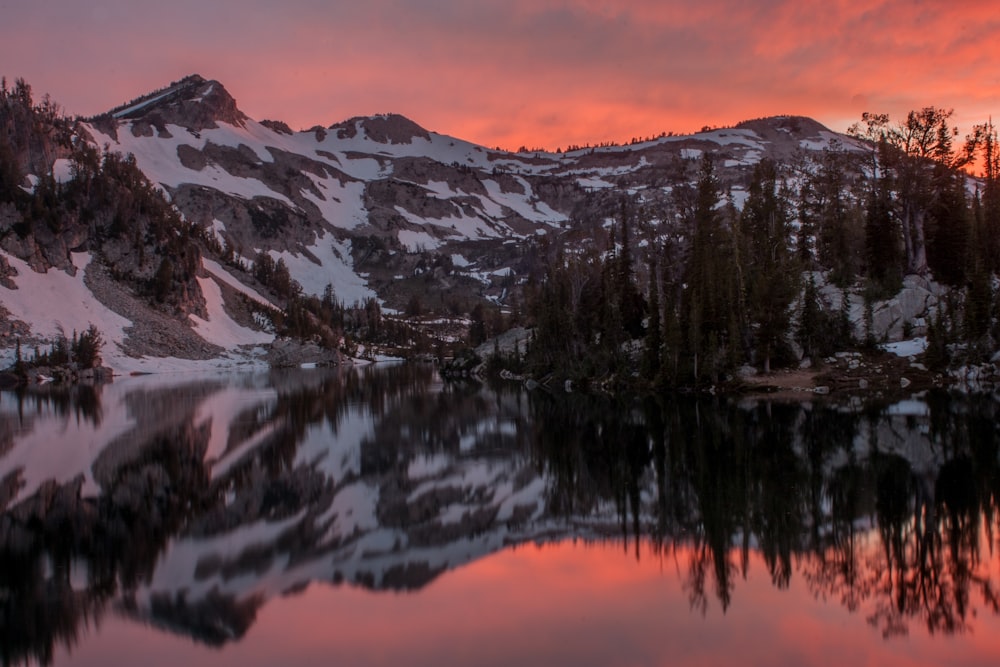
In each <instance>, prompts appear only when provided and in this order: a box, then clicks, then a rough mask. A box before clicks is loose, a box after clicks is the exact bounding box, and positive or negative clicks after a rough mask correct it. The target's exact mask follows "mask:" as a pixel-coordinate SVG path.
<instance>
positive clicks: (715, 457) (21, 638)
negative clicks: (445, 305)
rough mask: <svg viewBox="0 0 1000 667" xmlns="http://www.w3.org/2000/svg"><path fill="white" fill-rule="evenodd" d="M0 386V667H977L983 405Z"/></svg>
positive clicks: (342, 372) (434, 381) (992, 610)
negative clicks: (12, 388)
mask: <svg viewBox="0 0 1000 667" xmlns="http://www.w3.org/2000/svg"><path fill="white" fill-rule="evenodd" d="M804 398H805V399H806V400H802V401H795V400H789V399H788V398H783V399H777V398H768V397H767V396H766V395H765V396H754V397H743V396H733V397H722V396H700V397H695V396H670V397H659V398H649V399H642V400H640V399H627V400H626V399H615V398H610V397H607V396H595V395H585V394H579V393H564V392H561V391H560V392H547V391H544V390H541V389H535V390H534V391H530V392H529V391H527V390H525V389H524V388H523V387H522V386H521V385H520V384H519V383H511V382H508V383H503V384H496V385H489V384H480V383H476V382H444V381H442V380H441V379H440V377H439V376H438V375H437V372H436V370H435V369H434V367H433V366H431V365H421V364H398V365H384V364H377V365H372V366H365V367H353V368H341V369H313V370H304V369H303V370H293V371H269V372H260V373H255V374H232V375H219V374H212V375H202V374H161V375H151V376H137V377H123V378H116V379H115V381H114V382H112V383H109V384H105V385H100V386H83V385H79V386H72V387H32V388H26V389H22V390H19V391H17V392H12V391H7V392H3V393H0V510H2V515H0V655H2V660H3V663H4V664H5V665H7V664H9V665H20V664H42V665H95V666H96V665H102V666H103V665H143V667H154V666H158V665H164V666H167V665H169V666H171V667H174V666H176V665H184V666H186V667H195V666H196V665H238V666H240V667H249V666H254V665H278V664H282V665H330V664H338V665H428V666H432V665H433V666H444V665H497V666H500V665H504V666H507V665H547V666H558V665H571V666H574V667H579V666H586V665H595V666H605V665H622V666H626V665H627V666H646V665H724V664H738V665H837V666H838V667H839V666H842V665H945V664H947V665H996V664H1000V459H998V455H1000V401H998V400H997V398H996V396H994V395H973V394H958V393H948V392H943V391H942V392H926V393H921V394H918V395H914V396H912V397H910V398H908V399H906V400H902V401H894V402H890V401H876V402H871V403H863V402H861V401H859V400H853V401H851V400H841V401H838V400H835V398H834V397H811V396H808V395H806V396H804Z"/></svg>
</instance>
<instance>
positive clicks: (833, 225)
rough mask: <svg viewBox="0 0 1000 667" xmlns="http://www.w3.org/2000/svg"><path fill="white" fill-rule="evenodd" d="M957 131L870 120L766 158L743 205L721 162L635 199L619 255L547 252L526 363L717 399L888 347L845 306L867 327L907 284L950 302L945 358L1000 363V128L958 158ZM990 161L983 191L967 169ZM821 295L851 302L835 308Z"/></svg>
mask: <svg viewBox="0 0 1000 667" xmlns="http://www.w3.org/2000/svg"><path fill="white" fill-rule="evenodd" d="M950 116H951V112H949V111H942V110H940V109H935V108H927V109H923V110H921V111H919V112H913V113H911V114H909V116H908V117H907V119H906V120H905V121H903V122H902V123H898V124H897V123H892V122H890V121H889V119H888V117H887V116H882V115H874V114H865V116H864V117H863V121H862V123H859V124H858V125H856V126H855V127H854V128H852V130H851V134H852V135H853V136H854V137H855V138H856V139H858V141H857V143H854V144H850V145H846V144H834V145H832V146H831V147H830V148H828V149H826V150H824V151H823V152H822V154H821V155H820V156H819V158H818V159H815V160H806V159H799V160H793V161H790V162H788V163H783V164H777V163H774V162H772V161H770V160H768V159H764V160H762V161H761V162H760V163H759V164H757V165H756V166H754V167H753V168H752V171H750V172H749V173H748V174H747V175H746V179H747V180H746V182H745V193H746V198H745V201H744V202H743V203H742V206H741V207H740V206H737V205H736V202H734V201H733V199H732V197H731V196H729V195H727V191H728V186H727V187H726V188H724V187H723V185H722V184H721V183H720V179H719V176H718V173H717V172H718V170H717V167H716V165H715V161H714V158H713V156H712V155H711V154H709V153H706V154H705V155H704V156H703V157H702V159H701V161H700V163H698V164H697V165H696V166H695V164H694V163H693V162H689V165H690V166H689V167H688V168H689V169H690V168H696V169H697V173H696V174H692V175H690V176H687V177H684V178H681V179H677V180H676V183H675V184H674V186H673V187H672V189H671V191H670V194H669V195H668V196H666V197H664V198H661V199H658V200H651V199H648V198H647V199H641V198H640V197H638V196H632V197H624V198H623V199H622V202H621V204H620V206H619V207H618V211H617V215H615V217H614V224H613V227H612V229H611V233H610V235H609V241H608V242H607V245H606V246H603V247H591V248H588V249H587V250H585V251H583V252H579V253H573V254H568V253H567V252H565V251H564V250H562V249H560V248H558V247H556V246H555V244H552V245H547V246H542V247H541V249H540V253H541V255H542V262H543V266H544V269H543V270H542V271H541V272H539V273H538V274H537V275H536V276H535V279H534V281H533V283H532V284H530V285H529V286H528V288H527V294H526V315H527V318H528V319H529V321H530V322H531V323H533V324H534V325H535V330H534V336H533V338H532V340H531V344H530V346H529V348H528V350H527V354H525V355H523V358H521V357H519V358H518V360H517V362H518V363H519V364H520V365H521V367H522V368H523V367H525V366H526V367H527V368H528V369H529V370H530V371H531V372H533V373H536V374H540V375H544V374H546V373H556V374H561V375H564V376H566V377H570V378H578V379H601V378H606V379H610V378H614V379H618V380H622V379H623V378H624V379H625V380H626V381H630V380H629V378H634V377H636V376H638V377H640V378H641V379H642V380H643V381H645V382H646V383H650V384H653V385H659V386H678V385H683V386H690V385H699V384H715V383H718V382H719V381H720V380H722V379H723V378H724V377H725V376H726V375H727V374H729V373H731V372H732V371H733V370H734V369H736V368H737V367H739V366H741V365H743V364H750V365H753V366H755V367H757V368H759V369H762V370H764V371H765V372H766V371H769V370H770V369H771V368H772V367H776V366H780V365H786V364H789V363H791V362H792V361H796V362H797V361H798V359H799V358H800V357H801V356H805V357H812V358H816V357H822V356H826V355H829V354H831V353H832V352H833V351H836V350H838V349H848V348H851V347H853V346H856V345H865V344H867V345H872V344H875V343H877V342H879V341H878V340H876V335H875V333H874V332H872V331H870V330H868V331H867V332H864V331H863V332H862V333H861V334H860V335H858V336H857V338H858V340H855V335H854V333H853V332H852V329H854V327H852V325H851V322H850V321H849V319H848V309H847V307H846V304H847V303H848V299H847V298H846V297H845V295H846V294H847V293H848V292H850V293H853V294H860V295H862V296H863V298H864V300H865V303H866V304H868V305H867V309H868V312H869V313H870V311H871V304H872V303H874V302H875V301H877V300H879V299H885V298H889V297H891V296H892V295H894V294H896V293H897V292H898V291H899V289H900V288H901V286H902V281H903V277H904V276H906V275H910V274H914V275H919V276H924V277H928V278H932V279H934V280H937V281H939V282H941V283H943V284H945V285H947V286H949V287H950V288H951V296H950V297H949V299H948V300H947V304H945V306H944V307H942V308H940V309H939V312H938V313H933V314H932V318H931V321H930V322H929V323H928V336H929V337H930V338H931V339H932V347H933V348H934V349H935V350H937V351H938V354H937V355H936V358H935V361H936V362H937V363H939V364H941V365H944V364H946V363H947V362H948V361H949V358H948V357H949V356H950V355H952V354H953V353H954V351H955V350H956V349H963V350H965V355H964V356H963V358H962V361H967V362H978V361H981V360H984V359H988V358H989V355H990V354H992V352H993V351H994V350H995V349H996V341H997V340H998V339H1000V330H998V321H997V318H996V313H997V312H998V307H997V294H996V293H995V290H994V288H993V282H992V280H993V276H995V275H996V274H997V272H998V270H1000V241H998V239H1000V173H998V166H997V165H998V164H1000V161H998V159H1000V151H998V145H997V132H996V129H995V128H994V127H993V125H992V124H986V125H983V126H979V127H977V128H975V131H974V133H973V134H972V135H971V136H970V137H968V138H967V140H966V141H965V143H964V145H963V146H961V147H956V146H955V145H954V134H955V131H954V130H953V129H952V128H951V127H950V126H949V124H948V122H949V118H950ZM977 159H978V160H979V163H980V164H982V165H983V169H984V171H983V173H982V175H981V176H980V177H978V178H976V179H973V178H972V177H970V176H969V175H968V174H967V173H966V172H965V171H962V168H968V167H969V166H970V165H971V164H972V163H973V161H974V160H977ZM817 280H821V281H823V282H824V283H825V284H828V285H832V286H834V287H835V288H839V290H841V298H840V299H839V300H838V302H839V303H838V306H837V307H834V306H833V304H831V303H829V302H828V301H827V300H825V299H823V298H821V297H820V293H819V289H818V285H817ZM868 326H869V327H870V325H868ZM956 344H958V348H956ZM795 347H798V348H799V349H798V350H795V349H793V348H795Z"/></svg>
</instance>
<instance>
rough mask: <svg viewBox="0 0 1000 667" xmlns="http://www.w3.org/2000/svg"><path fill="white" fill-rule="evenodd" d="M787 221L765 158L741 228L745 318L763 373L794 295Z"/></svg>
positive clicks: (779, 347) (779, 345)
mask: <svg viewBox="0 0 1000 667" xmlns="http://www.w3.org/2000/svg"><path fill="white" fill-rule="evenodd" d="M789 217H790V216H789V214H788V204H787V200H786V198H785V196H784V195H783V194H782V193H781V192H779V188H778V175H777V169H776V167H775V165H774V163H773V162H771V161H770V160H762V161H761V162H760V163H759V164H758V165H757V167H756V168H755V169H754V176H753V180H752V181H751V183H750V188H749V197H748V198H747V202H746V205H745V206H744V207H743V216H742V221H741V225H742V228H743V233H744V234H746V236H747V244H746V252H747V255H748V256H747V260H746V262H745V266H746V268H747V273H748V276H749V293H748V306H749V315H750V321H751V324H752V326H753V328H754V343H755V350H756V353H757V355H758V358H759V360H760V363H761V365H762V368H763V370H764V372H765V373H769V372H770V370H771V362H772V360H773V359H774V358H775V357H776V356H777V355H779V354H780V353H781V352H782V351H783V348H784V335H785V333H786V332H787V331H788V324H789V317H790V316H789V312H788V310H789V306H790V304H791V302H792V298H793V297H794V294H795V291H796V284H795V273H796V271H795V270H794V266H793V262H792V258H791V256H790V253H789V251H788V239H789V235H790V231H791V230H790V219H789Z"/></svg>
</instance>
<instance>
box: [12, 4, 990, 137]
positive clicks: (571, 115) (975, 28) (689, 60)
mask: <svg viewBox="0 0 1000 667" xmlns="http://www.w3.org/2000/svg"><path fill="white" fill-rule="evenodd" d="M4 13H5V21H4V23H3V25H2V26H0V63H2V67H4V68H6V71H5V72H4V73H6V74H7V75H8V77H14V76H25V77H26V78H28V80H29V82H31V83H32V84H33V85H34V86H35V88H36V90H38V91H40V92H41V91H47V92H50V93H51V94H52V95H53V97H54V98H55V99H57V100H58V101H60V102H61V103H63V104H64V105H65V106H66V107H67V108H68V109H69V111H70V112H75V113H81V114H93V113H97V112H99V111H102V110H105V109H107V108H109V107H112V106H114V105H115V104H117V103H119V102H121V101H123V100H125V99H129V98H132V97H134V96H136V95H139V94H141V93H143V92H145V91H147V90H149V89H152V88H156V87H158V86H161V85H164V84H165V83H167V82H169V81H171V80H175V79H178V78H180V77H182V76H184V75H185V74H188V73H191V72H198V73H200V74H202V75H204V76H208V77H212V78H216V79H219V80H221V81H222V82H223V83H224V84H225V85H226V86H227V87H228V88H229V89H230V91H231V92H232V93H233V95H234V96H235V97H236V98H237V101H238V102H239V103H240V105H241V107H242V108H243V109H244V110H245V111H246V112H247V113H249V114H250V115H251V116H253V117H255V118H276V119H281V120H285V121H286V122H288V123H289V124H290V125H292V126H293V127H300V128H305V127H310V126H312V125H315V124H324V125H328V124H331V123H333V122H336V121H339V120H343V119H344V118H347V117H349V116H353V115H359V114H369V113H376V112H385V111H393V112H398V113H402V114H405V115H407V116H409V117H411V118H413V119H414V120H416V121H417V122H419V123H421V124H422V125H424V126H426V127H428V128H429V129H432V130H435V131H438V132H442V133H447V134H452V135H455V136H459V137H461V138H465V139H469V140H472V141H476V142H479V143H482V144H485V145H491V146H492V145H498V144H499V145H502V146H506V147H511V148H516V147H517V146H520V145H522V144H523V145H528V146H547V147H550V148H555V147H556V146H566V145H567V144H584V143H596V142H600V141H608V140H613V141H627V140H629V139H630V138H631V137H633V136H645V135H651V134H657V133H659V132H661V131H671V130H673V131H678V132H685V131H691V130H695V129H698V128H700V127H701V126H702V125H706V124H708V125H722V124H730V123H734V122H737V121H739V120H742V119H745V118H749V117H756V116H761V115H769V114H778V113H796V114H803V115H809V116H812V117H814V118H816V119H817V120H820V121H821V122H824V123H826V124H828V125H830V126H831V127H832V128H833V129H838V130H843V129H845V128H846V127H847V125H848V124H850V123H851V122H853V121H854V120H856V119H857V118H858V117H859V116H860V113H861V112H862V111H865V110H873V111H884V112H888V113H890V114H892V115H893V116H896V117H899V116H902V115H904V114H905V113H906V112H907V111H908V110H910V109H912V108H919V107H922V106H926V105H932V104H933V105H937V106H945V107H952V108H954V109H955V110H956V116H955V118H956V121H957V122H958V123H959V124H960V125H962V126H963V127H968V126H970V125H971V124H972V123H973V122H981V121H982V120H984V119H985V118H986V117H987V116H988V115H990V114H991V113H993V112H995V111H997V109H996V108H994V106H995V105H996V101H997V100H998V99H1000V76H998V75H997V74H996V72H997V71H998V70H997V68H996V66H995V63H996V62H997V55H998V48H1000V46H998V45H1000V20H998V18H997V17H996V16H995V14H996V13H995V11H994V10H993V8H991V7H990V6H989V3H981V2H972V1H970V0H958V1H952V2H943V1H941V0H924V1H922V2H913V1H912V0H881V1H879V0H875V1H867V2H861V1H851V0H833V1H831V0H798V1H796V2H791V1H790V0H770V1H766V2H758V3H746V2H742V1H738V0H702V1H701V2H698V3H690V2H682V1H680V0H674V1H671V2H653V1H651V0H638V1H633V2H613V1H604V0H541V1H539V0H536V1H534V2H529V1H528V0H513V1H507V2H501V1H500V0H484V1H482V2H476V3H462V2H456V1H453V0H437V1H436V2H416V1H415V0H410V1H406V0H373V1H371V2H366V3H333V4H331V3H323V2H316V1H315V0H289V2H286V3H283V4H282V5H281V6H280V7H278V6H277V5H274V3H269V2H264V1H262V0H256V1H253V2H241V3H235V2H224V1H221V0H220V1H218V2H213V3H203V2H196V1H195V0H177V1H176V2H173V3H170V4H169V5H163V4H162V3H160V4H157V5H155V6H154V5H148V4H145V3H141V2H140V3H137V2H128V1H126V0H107V1H106V2H103V3H77V2H71V1H70V0H61V1H60V0H51V1H50V2H46V3H14V4H13V5H12V6H8V7H5V10H4Z"/></svg>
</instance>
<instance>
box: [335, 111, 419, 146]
mask: <svg viewBox="0 0 1000 667" xmlns="http://www.w3.org/2000/svg"><path fill="white" fill-rule="evenodd" d="M330 129H331V130H334V131H336V133H337V137H339V138H341V139H350V138H352V137H354V136H356V135H357V134H358V132H361V133H363V134H364V136H366V137H368V138H369V139H371V140H372V141H374V142H376V143H380V144H409V143H413V140H414V139H416V138H417V137H420V138H422V139H427V140H430V138H431V135H430V132H428V131H427V130H425V129H424V128H422V127H420V125H418V124H417V123H415V122H413V121H412V120H410V119H409V118H407V117H406V116H401V115H400V114H396V113H388V114H380V115H376V116H355V117H354V118H350V119H348V120H345V121H343V122H340V123H336V124H334V125H331V126H330Z"/></svg>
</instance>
